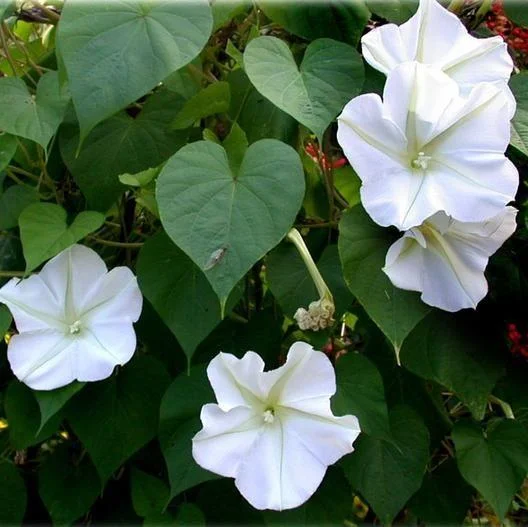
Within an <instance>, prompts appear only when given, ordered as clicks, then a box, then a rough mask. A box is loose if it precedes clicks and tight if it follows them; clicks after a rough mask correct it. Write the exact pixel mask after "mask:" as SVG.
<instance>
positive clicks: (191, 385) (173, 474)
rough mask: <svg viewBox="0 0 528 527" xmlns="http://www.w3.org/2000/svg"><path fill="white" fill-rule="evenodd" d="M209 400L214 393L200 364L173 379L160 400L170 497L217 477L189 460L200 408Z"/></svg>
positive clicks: (161, 435) (160, 427)
mask: <svg viewBox="0 0 528 527" xmlns="http://www.w3.org/2000/svg"><path fill="white" fill-rule="evenodd" d="M212 401H214V394H213V391H212V389H211V386H210V384H209V382H208V381H207V375H206V372H205V367H204V366H203V365H198V366H195V367H193V368H191V370H190V371H189V374H188V375H185V374H184V373H182V374H180V375H179V376H178V377H176V379H174V381H173V382H172V384H171V385H170V386H169V388H168V389H167V391H166V392H165V395H164V396H163V399H162V400H161V405H160V418H159V442H160V446H161V450H162V452H163V456H164V457H165V462H166V463H167V471H168V474H169V481H170V485H171V490H170V497H171V498H173V497H174V496H177V495H178V494H180V492H183V491H184V490H187V489H189V488H191V487H194V486H195V485H198V484H199V483H202V482H204V481H209V480H211V479H216V478H217V477H218V476H217V475H216V474H213V473H211V472H209V471H208V470H205V469H203V468H202V467H200V466H199V465H198V464H197V463H196V462H195V461H194V459H192V441H191V440H192V438H193V436H194V435H195V434H196V432H198V430H200V427H201V423H200V417H199V415H200V409H201V408H202V406H203V405H204V404H207V403H210V402H212Z"/></svg>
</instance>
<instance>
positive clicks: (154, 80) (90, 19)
mask: <svg viewBox="0 0 528 527" xmlns="http://www.w3.org/2000/svg"><path fill="white" fill-rule="evenodd" d="M212 24H213V20H212V15H211V8H210V7H209V3H208V2H207V0H194V1H193V2H162V1H158V0H154V1H150V2H147V1H145V2H140V1H138V0H131V1H128V2H115V3H111V4H109V3H107V2H95V3H88V2H66V4H65V6H64V9H63V11H62V15H61V21H60V24H59V29H58V33H57V43H58V47H59V51H60V55H61V58H62V63H63V65H64V67H65V69H66V73H67V76H68V81H69V84H70V89H71V93H72V98H73V104H74V105H75V110H76V112H77V116H78V118H79V122H80V125H81V142H82V140H83V139H84V138H85V137H86V135H87V134H88V132H89V131H90V130H91V129H92V128H93V127H94V126H95V125H96V124H97V123H99V122H100V121H102V120H103V119H106V118H107V117H110V116H111V115H112V114H114V113H115V112H117V111H118V110H121V109H122V108H124V107H125V106H127V105H128V104H130V103H131V102H133V101H135V100H136V99H138V98H139V97H141V96H142V95H145V93H147V92H148V91H149V90H151V89H152V88H154V87H155V86H156V85H157V84H158V83H159V82H161V81H162V80H163V79H164V78H165V77H167V76H168V75H169V74H170V73H172V72H173V71H176V70H177V69H179V68H181V67H182V66H185V64H187V63H189V62H190V61H191V60H192V59H193V58H194V57H196V55H198V53H199V52H200V51H201V49H202V48H203V47H204V45H205V43H206V42H207V39H208V38H209V35H210V34H211V28H212Z"/></svg>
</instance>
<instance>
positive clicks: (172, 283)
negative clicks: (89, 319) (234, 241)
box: [137, 233, 220, 362]
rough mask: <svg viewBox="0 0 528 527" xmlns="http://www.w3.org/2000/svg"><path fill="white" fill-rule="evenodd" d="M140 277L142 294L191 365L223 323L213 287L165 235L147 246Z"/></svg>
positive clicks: (138, 267) (143, 250) (142, 253)
mask: <svg viewBox="0 0 528 527" xmlns="http://www.w3.org/2000/svg"><path fill="white" fill-rule="evenodd" d="M167 269H170V270H171V271H170V273H167V272H166V270H167ZM137 274H138V280H139V285H140V287H141V291H142V292H143V294H144V295H145V297H146V298H147V299H148V300H149V302H150V303H151V304H152V305H153V306H154V309H155V310H156V311H157V313H158V314H159V316H160V317H161V318H162V320H163V322H165V324H166V325H167V326H168V327H169V328H170V330H171V331H172V332H173V333H174V336H175V337H176V338H177V339H178V342H179V343H180V345H181V347H182V348H183V350H184V351H185V354H186V356H187V359H188V361H189V362H190V360H191V357H192V355H193V353H194V351H195V350H196V347H197V346H198V344H200V342H202V340H203V339H204V338H205V337H207V335H209V333H211V331H212V330H213V329H214V328H215V326H216V325H217V324H218V323H219V322H220V308H219V306H218V301H217V298H216V295H215V293H214V291H213V290H212V288H211V285H210V284H209V282H208V281H207V279H206V278H205V276H204V274H203V273H202V272H201V271H200V269H199V268H198V267H196V265H195V264H194V263H193V262H192V261H191V259H190V258H189V257H188V256H187V255H186V254H185V253H184V252H183V251H182V250H181V249H180V248H178V247H176V245H174V243H172V241H171V240H170V239H169V237H168V236H167V235H166V234H165V233H160V234H158V235H156V236H154V237H153V238H151V239H150V240H148V241H147V242H146V243H145V245H144V247H143V248H142V249H141V252H140V254H139V259H138V264H137Z"/></svg>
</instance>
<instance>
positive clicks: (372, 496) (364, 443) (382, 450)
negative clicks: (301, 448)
mask: <svg viewBox="0 0 528 527" xmlns="http://www.w3.org/2000/svg"><path fill="white" fill-rule="evenodd" d="M390 423H391V432H392V437H391V438H390V440H385V439H375V438H373V437H370V436H366V435H362V436H361V437H360V438H359V440H358V442H357V445H356V450H355V452H353V453H352V454H351V455H350V456H347V457H345V458H344V459H343V461H342V465H343V467H344V468H345V473H346V474H347V477H348V480H349V481H350V483H351V485H352V487H353V488H354V489H355V490H357V491H358V492H360V493H361V495H362V496H363V497H364V498H365V499H366V500H367V502H368V503H369V505H370V506H371V507H372V508H373V509H374V512H375V513H376V514H377V516H379V518H380V519H381V521H382V522H383V523H387V524H389V523H391V521H392V520H393V518H394V517H395V516H396V514H398V512H399V511H400V509H401V508H402V507H403V506H404V505H405V504H406V503H407V500H408V499H409V498H410V497H411V496H412V495H413V494H414V493H415V492H416V491H417V490H418V489H419V488H420V486H421V484H422V479H423V476H424V473H425V467H426V465H427V462H428V460H429V432H428V431H427V428H426V427H425V425H424V424H423V422H422V421H421V420H420V419H419V418H418V416H417V415H416V414H415V413H414V412H413V411H411V410H410V409H409V408H408V407H406V406H404V405H401V406H397V407H395V408H393V409H391V411H390Z"/></svg>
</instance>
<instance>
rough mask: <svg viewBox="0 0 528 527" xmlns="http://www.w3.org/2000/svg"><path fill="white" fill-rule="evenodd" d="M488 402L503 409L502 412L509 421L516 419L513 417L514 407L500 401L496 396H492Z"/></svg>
mask: <svg viewBox="0 0 528 527" xmlns="http://www.w3.org/2000/svg"><path fill="white" fill-rule="evenodd" d="M488 401H489V402H490V403H492V404H498V405H499V406H500V407H501V410H502V411H503V413H504V415H505V416H506V417H507V418H508V419H515V415H513V410H512V407H511V406H510V405H509V404H508V403H507V402H506V401H503V400H502V399H499V398H498V397H495V395H490V396H489V397H488Z"/></svg>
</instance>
